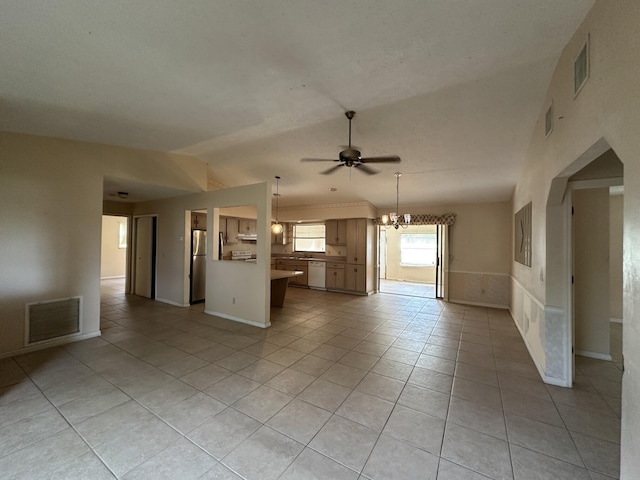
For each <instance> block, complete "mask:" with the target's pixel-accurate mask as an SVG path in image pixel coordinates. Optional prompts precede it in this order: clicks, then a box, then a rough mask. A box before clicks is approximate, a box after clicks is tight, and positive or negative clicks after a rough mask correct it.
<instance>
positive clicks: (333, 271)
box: [326, 263, 345, 290]
mask: <svg viewBox="0 0 640 480" xmlns="http://www.w3.org/2000/svg"><path fill="white" fill-rule="evenodd" d="M344 269H345V265H344V264H343V263H327V281H326V288H328V289H330V290H344V289H345V282H344Z"/></svg>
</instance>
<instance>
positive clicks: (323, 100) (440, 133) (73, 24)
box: [0, 0, 594, 207]
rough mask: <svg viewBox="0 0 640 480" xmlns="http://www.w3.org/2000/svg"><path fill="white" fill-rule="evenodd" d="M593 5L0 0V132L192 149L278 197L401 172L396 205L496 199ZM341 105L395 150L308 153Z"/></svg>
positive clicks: (381, 182)
mask: <svg viewBox="0 0 640 480" xmlns="http://www.w3.org/2000/svg"><path fill="white" fill-rule="evenodd" d="M593 3H594V2H593V0H562V1H557V0H522V1H518V2H514V1H513V0H483V1H478V0H430V1H428V2H427V1H424V0H396V1H394V2H382V1H374V0H368V1H365V0H355V1H344V0H340V1H334V0H327V1H322V2H318V1H310V0H299V1H290V0H289V1H286V0H221V1H215V2H212V1H210V0H185V1H181V2H176V1H174V0H138V1H136V2H57V1H44V0H43V1H29V2H26V1H24V0H19V1H14V0H10V1H8V2H6V1H5V2H3V6H2V15H0V71H2V75H0V129H2V130H7V131H16V132H24V133H32V134H37V135H46V136H55V137H62V138H70V139H77V140H85V141H91V142H99V143H105V144H113V145H121V146H129V147H137V148H145V149H154V150H162V151H174V152H181V153H188V154H192V155H196V156H198V157H199V158H201V159H202V160H203V161H205V162H207V163H208V165H209V173H210V176H211V177H212V178H214V179H215V180H216V181H218V182H220V183H222V184H224V185H228V186H236V185H242V184H247V183H257V182H262V181H270V180H273V177H274V176H275V175H280V176H281V177H282V180H281V182H280V193H281V194H282V197H281V199H280V205H281V206H286V205H302V204H316V203H336V202H349V201H361V200H367V201H370V202H371V203H372V204H374V205H376V206H378V207H386V206H391V205H393V204H394V203H395V201H396V185H395V177H394V175H393V173H394V172H396V171H400V172H402V173H403V176H402V177H401V180H400V202H401V204H402V205H427V204H443V203H461V202H465V203H466V202H485V201H504V200H508V199H509V198H510V196H511V193H512V191H513V187H514V185H515V182H516V180H517V178H518V175H519V172H520V169H521V165H522V161H523V157H524V154H525V151H526V148H527V145H528V143H529V141H530V137H531V134H532V131H533V127H534V124H535V121H536V119H537V117H538V116H539V114H540V113H541V111H542V110H543V109H544V108H545V107H546V106H545V105H543V100H544V95H545V92H546V88H547V86H548V84H549V81H550V78H551V74H552V73H553V69H554V68H555V66H556V62H557V59H558V57H559V55H560V52H561V50H562V48H563V46H564V45H565V44H566V42H567V41H568V40H569V38H570V36H571V35H572V34H573V32H574V31H575V29H576V28H577V26H578V25H579V24H580V22H581V21H582V20H583V18H584V16H585V15H586V13H587V11H588V9H589V8H590V7H591V6H592V4H593ZM346 110H355V111H356V112H357V115H356V117H355V119H354V121H353V144H354V145H356V146H358V147H360V149H361V151H362V154H363V156H365V157H370V156H382V155H391V154H393V155H399V156H400V157H401V158H402V162H401V163H400V164H390V165H386V164H383V165H376V169H377V170H378V171H379V173H378V174H376V175H366V174H364V173H362V172H360V171H357V170H354V169H348V168H341V169H339V170H338V171H337V172H335V173H334V174H332V175H321V174H320V173H319V172H321V171H322V170H325V169H327V168H329V167H331V166H332V165H334V164H332V163H329V162H327V163H326V164H325V163H302V162H300V158H302V157H320V158H327V159H336V158H338V153H339V151H340V150H342V149H343V146H344V145H346V144H347V141H348V138H347V133H348V123H347V119H346V118H345V116H344V112H345V111H346ZM331 188H334V189H336V191H334V192H331V191H330V189H331ZM158 195H161V192H160V191H158Z"/></svg>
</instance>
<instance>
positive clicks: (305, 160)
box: [300, 158, 340, 162]
mask: <svg viewBox="0 0 640 480" xmlns="http://www.w3.org/2000/svg"><path fill="white" fill-rule="evenodd" d="M300 161H301V162H339V161H340V160H337V159H334V158H301V159H300Z"/></svg>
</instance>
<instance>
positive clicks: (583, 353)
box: [576, 350, 612, 362]
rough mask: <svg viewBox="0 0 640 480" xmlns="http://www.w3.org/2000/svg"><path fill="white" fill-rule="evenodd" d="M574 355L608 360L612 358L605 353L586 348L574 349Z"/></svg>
mask: <svg viewBox="0 0 640 480" xmlns="http://www.w3.org/2000/svg"><path fill="white" fill-rule="evenodd" d="M576 355H580V356H581V357H589V358H596V359H598V360H606V361H608V362H610V361H611V360H612V358H611V355H608V354H606V353H598V352H590V351H588V350H576Z"/></svg>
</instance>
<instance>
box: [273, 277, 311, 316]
mask: <svg viewBox="0 0 640 480" xmlns="http://www.w3.org/2000/svg"><path fill="white" fill-rule="evenodd" d="M303 273H304V272H300V271H294V270H271V306H272V307H282V306H283V305H284V296H285V294H286V293H287V285H288V284H289V279H290V278H293V277H296V276H299V275H302V274H303Z"/></svg>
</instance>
